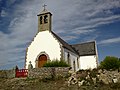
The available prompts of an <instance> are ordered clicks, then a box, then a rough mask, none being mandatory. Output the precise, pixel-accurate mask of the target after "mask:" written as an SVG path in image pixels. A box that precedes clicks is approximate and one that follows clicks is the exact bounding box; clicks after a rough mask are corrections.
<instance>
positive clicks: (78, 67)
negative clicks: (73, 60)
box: [77, 58, 79, 68]
mask: <svg viewBox="0 0 120 90" xmlns="http://www.w3.org/2000/svg"><path fill="white" fill-rule="evenodd" d="M77 67H78V68H79V59H78V58H77Z"/></svg>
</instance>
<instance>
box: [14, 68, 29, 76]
mask: <svg viewBox="0 0 120 90" xmlns="http://www.w3.org/2000/svg"><path fill="white" fill-rule="evenodd" d="M27 76H28V69H18V70H16V77H27Z"/></svg>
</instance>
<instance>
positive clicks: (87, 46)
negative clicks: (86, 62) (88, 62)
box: [71, 41, 96, 56]
mask: <svg viewBox="0 0 120 90" xmlns="http://www.w3.org/2000/svg"><path fill="white" fill-rule="evenodd" d="M71 46H72V47H73V48H74V49H75V50H76V51H77V52H78V53H79V55H80V56H88V55H96V46H95V41H92V42H86V43H81V44H74V45H71Z"/></svg>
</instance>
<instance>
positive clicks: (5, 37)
mask: <svg viewBox="0 0 120 90" xmlns="http://www.w3.org/2000/svg"><path fill="white" fill-rule="evenodd" d="M43 4H47V9H48V10H49V11H50V12H51V13H52V14H53V24H52V30H53V31H54V32H55V33H56V34H58V35H59V36H60V37H61V38H62V39H64V40H65V41H66V42H68V43H70V44H76V43H82V42H87V41H93V40H96V42H97V48H98V55H99V61H102V60H103V59H104V58H105V56H116V57H119V58H120V0H59V1H58V0H0V69H10V68H13V67H14V66H15V65H18V66H19V68H23V66H24V61H25V52H26V48H27V46H28V45H29V43H30V42H31V40H32V39H33V37H34V36H35V34H36V33H37V14H39V13H40V12H41V11H42V9H43V8H42V5H43Z"/></svg>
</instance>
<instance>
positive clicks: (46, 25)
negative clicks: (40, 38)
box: [37, 5, 52, 32]
mask: <svg viewBox="0 0 120 90" xmlns="http://www.w3.org/2000/svg"><path fill="white" fill-rule="evenodd" d="M45 6H46V5H43V7H44V9H43V11H42V12H41V13H40V14H38V15H37V16H38V32H41V31H51V27H52V26H51V25H52V24H51V22H52V14H51V13H50V12H48V11H47V10H46V8H45Z"/></svg>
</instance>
